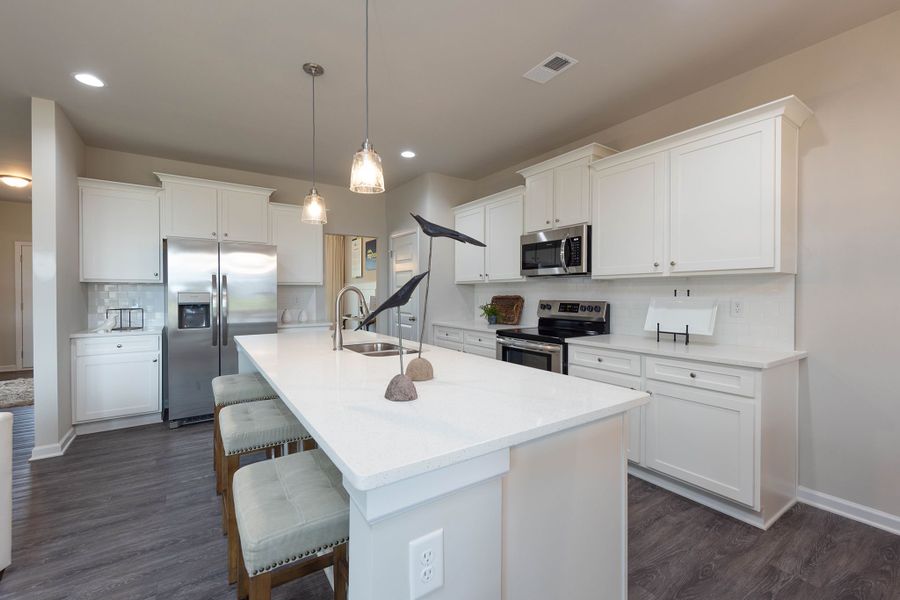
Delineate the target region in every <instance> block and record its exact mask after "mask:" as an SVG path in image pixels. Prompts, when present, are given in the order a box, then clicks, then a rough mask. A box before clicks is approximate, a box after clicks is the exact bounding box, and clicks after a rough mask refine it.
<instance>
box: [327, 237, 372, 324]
mask: <svg viewBox="0 0 900 600" xmlns="http://www.w3.org/2000/svg"><path fill="white" fill-rule="evenodd" d="M377 263H378V246H377V240H376V239H375V238H374V237H368V236H363V235H337V234H330V233H329V234H325V294H324V296H325V299H324V300H325V307H324V314H325V315H326V317H327V319H328V321H329V322H331V323H334V322H335V317H336V315H335V301H336V299H337V295H338V292H339V291H340V290H341V288H343V287H346V286H353V287H355V288H358V289H359V290H360V291H361V292H362V294H363V297H364V298H365V300H366V304H367V305H368V307H369V309H370V310H371V309H372V308H374V306H375V304H376V301H375V298H376V295H377V281H378V266H377ZM339 317H340V321H341V326H342V328H343V329H354V328H356V326H357V325H358V324H359V323H360V321H361V320H362V319H363V318H364V315H363V307H362V302H360V300H359V296H357V295H356V294H345V295H344V299H343V302H342V303H341V307H340V311H339ZM370 329H374V327H370Z"/></svg>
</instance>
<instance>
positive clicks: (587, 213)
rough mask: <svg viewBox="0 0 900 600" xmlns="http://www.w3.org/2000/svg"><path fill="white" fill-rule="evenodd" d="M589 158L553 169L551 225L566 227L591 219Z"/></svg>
mask: <svg viewBox="0 0 900 600" xmlns="http://www.w3.org/2000/svg"><path fill="white" fill-rule="evenodd" d="M589 163H590V161H589V159H583V160H576V161H575V162H572V163H569V164H567V165H563V166H561V167H557V168H556V169H554V170H553V226H554V227H567V226H569V225H577V224H578V223H587V222H588V221H590V220H591V174H590V167H589V166H588V165H589Z"/></svg>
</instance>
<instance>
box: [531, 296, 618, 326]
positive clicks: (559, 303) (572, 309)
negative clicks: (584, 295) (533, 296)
mask: <svg viewBox="0 0 900 600" xmlns="http://www.w3.org/2000/svg"><path fill="white" fill-rule="evenodd" d="M608 312H609V303H607V302H606V301H603V300H597V301H594V300H541V301H540V302H538V311H537V314H538V317H542V318H556V319H581V320H585V321H605V320H606V317H607V314H608Z"/></svg>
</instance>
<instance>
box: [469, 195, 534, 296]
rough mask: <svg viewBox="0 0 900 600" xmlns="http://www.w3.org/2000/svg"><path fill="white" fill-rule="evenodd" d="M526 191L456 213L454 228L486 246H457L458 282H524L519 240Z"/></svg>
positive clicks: (489, 199)
mask: <svg viewBox="0 0 900 600" xmlns="http://www.w3.org/2000/svg"><path fill="white" fill-rule="evenodd" d="M524 195H525V188H524V187H523V186H518V187H515V188H512V189H509V190H506V191H504V192H500V193H498V194H494V195H492V196H488V197H486V198H482V199H480V200H476V201H474V202H470V203H468V204H465V205H463V206H459V207H457V208H456V209H455V210H454V229H456V230H457V231H459V232H460V233H464V234H466V235H469V236H471V237H473V238H475V239H477V240H479V241H483V242H484V243H485V244H486V247H484V248H482V247H480V246H474V245H472V244H462V243H457V244H454V256H455V270H456V283H482V282H499V281H520V280H521V279H522V275H521V265H520V259H519V238H520V237H521V236H522V233H523V216H524V215H523V203H524Z"/></svg>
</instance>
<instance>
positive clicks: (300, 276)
mask: <svg viewBox="0 0 900 600" xmlns="http://www.w3.org/2000/svg"><path fill="white" fill-rule="evenodd" d="M300 212H301V208H300V207H299V206H296V205H293V204H275V203H272V204H269V243H270V244H274V245H276V246H277V247H278V283H279V284H286V285H322V283H323V282H324V273H323V272H324V234H323V227H322V226H321V225H310V224H308V223H303V222H301V221H300Z"/></svg>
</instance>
